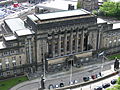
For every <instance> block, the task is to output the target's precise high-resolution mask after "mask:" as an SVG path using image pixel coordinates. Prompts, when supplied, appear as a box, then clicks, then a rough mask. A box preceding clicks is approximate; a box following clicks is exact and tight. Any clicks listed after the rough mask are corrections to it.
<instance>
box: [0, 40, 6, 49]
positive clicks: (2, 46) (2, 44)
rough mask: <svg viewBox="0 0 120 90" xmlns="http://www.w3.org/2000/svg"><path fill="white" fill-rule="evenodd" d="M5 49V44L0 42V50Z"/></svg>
mask: <svg viewBox="0 0 120 90" xmlns="http://www.w3.org/2000/svg"><path fill="white" fill-rule="evenodd" d="M3 48H6V46H5V44H4V43H3V41H0V49H3Z"/></svg>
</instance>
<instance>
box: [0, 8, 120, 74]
mask: <svg viewBox="0 0 120 90" xmlns="http://www.w3.org/2000/svg"><path fill="white" fill-rule="evenodd" d="M119 26H120V23H116V24H110V23H107V22H106V21H104V20H102V19H100V18H97V16H95V15H93V14H91V13H90V12H88V11H86V10H84V9H79V10H70V11H60V12H52V13H45V14H34V15H28V16H27V19H26V20H25V21H22V20H21V19H20V18H13V19H6V20H4V22H3V24H2V25H1V28H2V31H1V33H2V35H1V41H0V75H1V76H9V75H19V74H21V73H23V74H24V73H25V72H30V73H34V72H35V71H38V70H39V71H40V72H43V69H46V70H47V72H48V73H49V72H52V71H55V70H56V69H60V68H59V67H61V68H62V69H67V68H69V65H71V64H72V65H73V66H76V67H79V66H80V65H82V63H83V62H87V61H89V62H92V60H93V59H90V58H91V57H92V54H93V52H94V51H97V50H99V49H104V50H106V53H108V54H109V53H115V52H119V51H120V49H119V48H120V47H119V46H120V28H119ZM107 49H109V50H107Z"/></svg>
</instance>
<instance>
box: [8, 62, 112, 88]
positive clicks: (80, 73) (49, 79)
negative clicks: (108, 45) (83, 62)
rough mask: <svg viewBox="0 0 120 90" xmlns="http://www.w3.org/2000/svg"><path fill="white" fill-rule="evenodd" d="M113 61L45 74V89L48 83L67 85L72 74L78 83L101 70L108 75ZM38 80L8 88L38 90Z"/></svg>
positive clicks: (39, 79)
mask: <svg viewBox="0 0 120 90" xmlns="http://www.w3.org/2000/svg"><path fill="white" fill-rule="evenodd" d="M113 62H114V61H110V62H105V63H104V64H103V68H101V67H102V64H95V65H89V66H85V67H82V68H77V69H74V68H72V69H73V70H72V73H71V70H69V71H67V72H61V73H56V74H53V75H46V80H45V87H46V89H48V87H49V85H50V84H53V85H59V84H60V83H61V82H63V83H64V85H65V86H69V81H70V77H71V76H72V78H71V81H73V80H77V81H78V83H83V82H84V81H83V77H84V76H89V77H90V76H91V75H93V74H97V73H99V72H101V71H102V72H101V73H102V75H103V76H106V75H109V74H110V73H113V72H114V69H113V65H112V64H113ZM40 81H41V78H37V79H34V80H30V81H26V82H23V83H20V84H18V85H16V86H14V87H13V88H11V89H10V90H38V88H39V87H40V86H41V84H40Z"/></svg>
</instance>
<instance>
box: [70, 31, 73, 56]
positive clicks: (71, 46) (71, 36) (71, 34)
mask: <svg viewBox="0 0 120 90" xmlns="http://www.w3.org/2000/svg"><path fill="white" fill-rule="evenodd" d="M72 49H73V31H72V30H71V32H70V53H71V54H72Z"/></svg>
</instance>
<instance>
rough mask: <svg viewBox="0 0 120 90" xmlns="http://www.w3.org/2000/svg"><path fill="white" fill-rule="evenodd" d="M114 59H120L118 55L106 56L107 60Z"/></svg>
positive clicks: (119, 54)
mask: <svg viewBox="0 0 120 90" xmlns="http://www.w3.org/2000/svg"><path fill="white" fill-rule="evenodd" d="M115 57H117V58H118V59H120V53H118V54H114V55H111V56H108V59H110V60H115Z"/></svg>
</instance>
